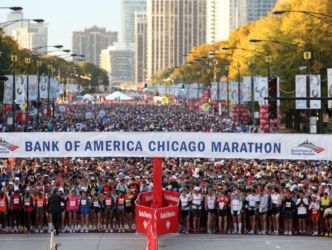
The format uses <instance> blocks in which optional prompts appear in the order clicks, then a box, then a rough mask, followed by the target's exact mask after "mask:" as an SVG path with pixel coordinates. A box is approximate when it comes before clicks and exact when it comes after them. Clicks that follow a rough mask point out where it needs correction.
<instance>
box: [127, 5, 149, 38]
mask: <svg viewBox="0 0 332 250" xmlns="http://www.w3.org/2000/svg"><path fill="white" fill-rule="evenodd" d="M135 11H146V0H122V3H121V18H122V25H121V27H122V32H121V35H122V39H121V40H122V41H121V42H123V43H134V42H135V35H134V34H135V33H134V32H135Z"/></svg>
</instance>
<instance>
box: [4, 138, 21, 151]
mask: <svg viewBox="0 0 332 250" xmlns="http://www.w3.org/2000/svg"><path fill="white" fill-rule="evenodd" d="M0 147H4V148H7V149H8V150H9V151H14V150H16V149H18V148H19V146H17V145H14V144H11V143H9V142H6V141H4V140H2V138H0Z"/></svg>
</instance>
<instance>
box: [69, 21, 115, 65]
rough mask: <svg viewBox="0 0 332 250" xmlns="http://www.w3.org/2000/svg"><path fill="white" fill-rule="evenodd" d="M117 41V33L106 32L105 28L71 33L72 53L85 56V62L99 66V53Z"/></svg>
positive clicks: (93, 28)
mask: <svg viewBox="0 0 332 250" xmlns="http://www.w3.org/2000/svg"><path fill="white" fill-rule="evenodd" d="M117 41H118V32H113V31H106V29H105V28H98V27H97V26H93V27H92V28H89V29H85V30H84V31H74V32H73V49H72V51H73V53H74V54H78V55H85V60H86V61H87V62H90V63H93V64H95V65H96V66H99V63H100V53H101V51H102V50H103V49H106V48H107V47H108V46H112V45H113V44H114V42H117Z"/></svg>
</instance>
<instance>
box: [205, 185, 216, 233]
mask: <svg viewBox="0 0 332 250" xmlns="http://www.w3.org/2000/svg"><path fill="white" fill-rule="evenodd" d="M216 199H217V198H216V195H215V194H214V191H213V190H212V189H211V188H209V190H208V195H207V196H205V211H207V213H208V218H207V232H208V233H209V234H211V233H212V223H213V221H214V215H215V212H216Z"/></svg>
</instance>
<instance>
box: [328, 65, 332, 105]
mask: <svg viewBox="0 0 332 250" xmlns="http://www.w3.org/2000/svg"><path fill="white" fill-rule="evenodd" d="M327 96H328V97H330V98H332V69H327ZM328 108H329V109H331V108H332V100H329V101H328Z"/></svg>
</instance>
